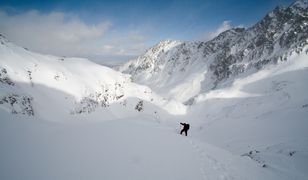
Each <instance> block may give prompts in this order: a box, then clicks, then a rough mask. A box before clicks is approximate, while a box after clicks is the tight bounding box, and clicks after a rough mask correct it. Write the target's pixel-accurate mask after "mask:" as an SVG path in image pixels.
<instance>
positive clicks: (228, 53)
mask: <svg viewBox="0 0 308 180" xmlns="http://www.w3.org/2000/svg"><path fill="white" fill-rule="evenodd" d="M307 7H308V3H307V1H305V0H299V1H296V2H295V3H293V4H291V5H290V6H289V7H277V8H275V9H274V10H273V11H272V12H270V13H269V14H267V15H266V16H265V17H264V18H263V19H262V20H260V21H259V22H257V23H256V24H255V25H254V26H252V27H250V28H247V29H244V28H233V29H230V30H227V31H225V32H223V33H221V34H219V35H218V36H217V37H216V38H214V39H212V40H210V41H207V42H178V43H177V44H176V43H175V42H172V41H170V40H168V41H163V42H160V43H159V44H158V45H157V46H155V47H153V48H151V49H149V50H148V51H147V52H146V53H145V54H144V55H142V56H140V57H139V58H137V59H136V60H133V61H130V62H129V63H128V64H129V65H126V66H123V68H122V69H121V68H120V70H121V71H122V72H124V73H129V74H131V75H132V77H133V79H134V80H135V81H137V82H139V83H143V82H141V81H138V79H140V78H138V77H141V76H144V77H147V78H148V79H149V81H150V80H153V79H154V80H155V79H156V78H158V77H160V76H162V74H163V76H164V77H165V78H169V77H168V76H173V75H174V76H179V74H181V72H182V74H183V73H184V72H186V71H189V69H192V68H193V65H194V64H199V66H201V67H198V69H199V70H200V71H204V70H207V71H209V72H210V75H211V78H212V79H213V87H212V88H215V87H216V85H217V84H219V83H220V82H221V81H224V80H226V79H228V78H230V77H232V76H237V75H239V74H241V73H243V72H246V71H248V70H254V71H256V70H259V69H262V68H264V67H265V66H267V65H268V64H275V63H277V62H278V61H284V60H286V59H287V57H288V56H289V55H290V54H292V53H302V51H303V48H304V47H305V46H307V45H308V33H307V32H308V8H307ZM172 43H174V44H176V45H173V47H172V48H171V49H168V48H166V47H168V46H170V44H172ZM166 49H167V50H166ZM305 53H307V52H305ZM166 75H167V76H166ZM181 78H183V77H181V76H179V80H181ZM149 85H150V84H149Z"/></svg>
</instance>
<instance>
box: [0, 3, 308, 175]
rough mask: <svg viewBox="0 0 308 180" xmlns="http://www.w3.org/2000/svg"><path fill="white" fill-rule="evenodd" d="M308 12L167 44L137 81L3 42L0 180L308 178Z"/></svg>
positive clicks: (133, 70)
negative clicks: (183, 125) (207, 37)
mask: <svg viewBox="0 0 308 180" xmlns="http://www.w3.org/2000/svg"><path fill="white" fill-rule="evenodd" d="M307 4H308V3H307V1H297V2H295V3H293V4H292V5H291V6H290V7H287V8H284V7H278V8H276V9H275V10H274V11H273V12H271V13H269V14H268V15H267V16H266V17H265V18H264V19H263V20H261V21H260V22H258V23H257V24H256V25H255V26H253V27H251V28H248V29H232V30H229V31H226V32H224V33H222V34H220V35H219V36H218V37H216V38H214V39H213V40H211V41H209V42H179V41H171V40H167V41H163V42H161V43H160V44H159V45H158V46H156V47H154V48H151V49H150V50H149V51H147V52H146V54H144V55H143V56H141V57H139V58H138V59H137V60H134V61H131V62H128V63H127V64H125V65H124V66H122V67H119V68H120V70H121V71H122V72H128V73H130V74H131V76H130V75H127V74H126V75H125V74H122V73H121V72H117V71H114V70H113V69H110V68H107V67H103V66H100V65H97V64H94V63H92V62H90V61H88V60H86V59H80V58H63V57H55V56H47V55H42V54H37V53H33V52H30V51H28V50H26V49H24V48H21V47H18V46H16V45H14V44H13V43H11V42H9V41H8V40H6V39H5V38H4V37H2V36H1V37H0V43H1V44H0V144H1V146H0V167H1V168H0V179H6V180H11V179H12V180H15V179H29V180H30V179H31V180H33V179H65V180H70V179H72V180H78V179H94V180H95V179H119V180H120V179H166V180H172V179H174V180H179V179H195V180H198V179H213V180H216V179H217V180H222V179H223V180H232V179H233V180H234V179H236V180H238V179H240V180H260V179H262V180H277V179H279V180H290V179H298V180H306V179H307V177H308V169H307V167H308V138H307V137H308V133H307V127H308V121H307V117H308V96H307V92H308V45H307V43H308V41H307V33H306V30H307V23H306V22H307V17H308V16H307V12H308V11H307ZM259 32H260V33H259ZM131 78H132V79H133V81H135V82H139V83H142V84H146V85H149V86H150V87H151V89H150V88H149V87H147V86H143V85H138V84H135V83H133V82H131ZM156 93H157V94H156ZM158 94H159V95H158ZM160 95H162V96H164V97H165V98H163V97H161V96H160ZM172 99H176V100H178V101H181V102H186V103H187V104H189V106H184V105H183V104H182V103H179V102H178V101H175V100H172ZM138 109H139V110H140V111H139V110H138ZM12 113H13V114H12ZM46 120H48V121H46ZM106 120H113V121H106ZM179 122H188V123H190V125H191V129H190V130H189V132H188V137H184V136H181V135H179V131H180V128H181V126H180V125H179Z"/></svg>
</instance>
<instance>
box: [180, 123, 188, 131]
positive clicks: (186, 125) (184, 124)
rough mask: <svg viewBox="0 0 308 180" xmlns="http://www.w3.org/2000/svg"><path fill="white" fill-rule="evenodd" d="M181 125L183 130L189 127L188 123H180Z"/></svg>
mask: <svg viewBox="0 0 308 180" xmlns="http://www.w3.org/2000/svg"><path fill="white" fill-rule="evenodd" d="M180 124H181V125H183V126H184V128H183V129H184V130H188V129H189V124H186V123H180Z"/></svg>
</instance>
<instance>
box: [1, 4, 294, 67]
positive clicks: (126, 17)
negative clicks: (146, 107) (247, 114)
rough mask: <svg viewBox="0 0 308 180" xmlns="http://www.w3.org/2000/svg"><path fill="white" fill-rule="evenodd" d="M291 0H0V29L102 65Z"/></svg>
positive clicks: (250, 20)
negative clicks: (167, 40)
mask: <svg viewBox="0 0 308 180" xmlns="http://www.w3.org/2000/svg"><path fill="white" fill-rule="evenodd" d="M292 2H293V0H169V1H168V0H143V1H141V0H121V1H120V0H107V1H105V0H87V1H81V0H67V1H64V0H62V1H61V0H44V1H43V0H0V33H1V34H3V35H4V36H5V37H6V38H7V39H9V40H10V41H12V42H14V43H15V44H18V45H20V46H23V47H26V48H28V49H29V50H32V51H35V52H40V53H44V54H52V55H58V56H69V57H71V56H74V57H85V58H88V59H90V60H92V61H95V62H97V63H100V64H110V63H118V62H122V61H126V60H130V59H133V58H135V57H137V56H139V55H141V54H142V53H144V52H145V50H146V49H148V48H150V47H152V46H154V45H155V44H157V43H159V42H160V41H162V40H166V39H173V40H181V41H194V40H203V41H206V40H209V39H211V38H213V37H215V36H216V35H218V34H219V33H221V32H223V31H225V30H228V29H230V28H232V27H238V26H240V27H250V26H252V25H253V24H255V23H256V22H257V21H259V20H261V19H262V17H264V16H265V15H266V14H267V13H268V12H270V11H271V10H272V9H274V8H275V7H276V6H278V5H283V6H287V5H289V4H291V3H292Z"/></svg>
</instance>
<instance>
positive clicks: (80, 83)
mask: <svg viewBox="0 0 308 180" xmlns="http://www.w3.org/2000/svg"><path fill="white" fill-rule="evenodd" d="M0 42H1V44H0V59H1V61H0V88H1V91H0V93H1V94H0V108H4V109H6V110H7V111H9V112H12V113H15V114H16V113H21V114H27V115H38V116H42V117H44V118H47V119H51V120H56V119H57V118H60V117H63V116H70V117H72V118H76V116H74V115H76V114H80V113H90V112H92V111H94V110H95V109H97V108H98V107H102V108H103V109H105V114H106V113H107V114H110V115H112V116H116V114H121V113H112V112H109V111H112V109H114V108H112V107H110V106H115V104H121V106H120V107H118V108H120V109H123V110H125V109H132V110H133V111H135V110H134V108H135V106H136V105H137V104H138V102H140V103H142V105H143V102H144V103H148V104H153V106H157V109H164V110H165V111H168V112H169V113H171V114H178V113H180V114H181V113H185V107H184V106H183V105H182V104H180V103H177V102H175V101H172V102H170V101H166V100H164V99H163V98H161V97H159V96H158V95H156V94H155V93H154V92H152V90H151V89H149V88H148V87H146V86H141V85H137V84H135V83H132V82H131V80H130V76H129V75H124V74H122V73H120V72H117V71H115V70H113V69H110V68H108V67H104V66H100V65H97V64H95V63H92V62H91V61H88V60H86V59H81V58H64V57H55V56H49V55H41V54H37V53H33V52H30V51H28V50H26V49H24V48H22V47H19V46H16V45H14V44H13V43H11V42H9V41H8V40H7V39H5V38H4V37H3V36H0ZM127 106H130V107H127ZM51 107H52V108H51ZM116 111H119V110H116ZM156 111H157V110H156ZM152 113H153V112H152ZM105 117H106V115H105Z"/></svg>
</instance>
